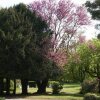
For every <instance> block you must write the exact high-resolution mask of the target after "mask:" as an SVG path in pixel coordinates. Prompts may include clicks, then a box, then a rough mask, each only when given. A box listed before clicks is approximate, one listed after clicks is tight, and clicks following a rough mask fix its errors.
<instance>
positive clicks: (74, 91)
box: [6, 84, 83, 100]
mask: <svg viewBox="0 0 100 100" xmlns="http://www.w3.org/2000/svg"><path fill="white" fill-rule="evenodd" d="M36 90H37V88H29V91H28V92H29V93H30V94H29V95H27V96H22V95H20V94H19V93H21V90H20V89H17V95H16V96H9V97H6V100H83V95H81V94H79V92H80V84H65V85H64V88H63V89H62V91H61V93H60V94H59V95H53V94H52V89H51V88H47V94H46V95H36V94H33V93H34V92H36Z"/></svg>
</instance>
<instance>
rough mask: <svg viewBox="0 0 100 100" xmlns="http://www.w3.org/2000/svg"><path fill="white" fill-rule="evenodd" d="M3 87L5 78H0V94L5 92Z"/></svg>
mask: <svg viewBox="0 0 100 100" xmlns="http://www.w3.org/2000/svg"><path fill="white" fill-rule="evenodd" d="M3 88H4V84H3V78H0V95H2V94H3Z"/></svg>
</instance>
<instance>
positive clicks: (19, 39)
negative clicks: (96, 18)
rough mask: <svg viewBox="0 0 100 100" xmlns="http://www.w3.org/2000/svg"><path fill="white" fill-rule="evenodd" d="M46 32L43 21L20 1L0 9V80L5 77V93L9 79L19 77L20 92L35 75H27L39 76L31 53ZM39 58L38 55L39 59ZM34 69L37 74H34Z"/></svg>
mask: <svg viewBox="0 0 100 100" xmlns="http://www.w3.org/2000/svg"><path fill="white" fill-rule="evenodd" d="M49 33H50V32H48V27H47V24H46V23H45V21H43V20H42V19H41V17H37V16H36V14H35V12H31V11H30V10H29V9H28V8H27V7H26V5H24V4H19V5H17V6H14V7H10V8H8V9H1V10H0V66H1V67H0V69H1V70H0V77H1V80H2V79H3V78H7V80H8V81H7V82H8V83H7V84H8V87H7V93H8V94H9V82H10V81H9V80H10V79H16V78H19V79H21V80H22V81H21V82H22V93H23V94H26V93H27V81H28V79H34V80H35V79H38V78H39V77H36V78H34V76H31V75H35V74H38V76H41V74H40V72H41V71H40V70H41V68H39V69H40V70H39V69H38V66H34V65H35V64H36V62H35V60H36V59H38V57H37V56H35V54H37V55H38V54H40V53H39V50H40V48H41V46H43V44H42V45H40V44H41V43H42V41H43V40H44V38H45V37H49ZM41 54H42V52H41ZM42 57H43V56H41V55H40V57H39V59H40V58H42ZM37 61H39V60H37ZM40 61H41V60H40ZM40 61H39V62H38V63H39V64H40V63H41V62H40ZM33 63H35V64H33ZM31 69H32V70H31ZM36 69H38V73H34V70H36ZM43 69H44V70H46V68H44V67H43ZM39 71H40V72H39ZM31 73H32V74H31ZM0 88H2V86H1V87H0ZM1 92H2V91H1Z"/></svg>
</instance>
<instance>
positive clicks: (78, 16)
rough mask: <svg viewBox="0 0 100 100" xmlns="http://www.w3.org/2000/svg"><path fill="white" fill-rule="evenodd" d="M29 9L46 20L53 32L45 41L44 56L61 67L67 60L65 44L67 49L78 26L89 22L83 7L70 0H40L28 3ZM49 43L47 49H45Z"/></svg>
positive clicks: (74, 36)
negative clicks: (48, 39) (47, 40)
mask: <svg viewBox="0 0 100 100" xmlns="http://www.w3.org/2000/svg"><path fill="white" fill-rule="evenodd" d="M28 8H29V9H30V10H31V11H33V12H34V11H35V12H36V14H37V16H40V17H42V19H43V20H45V21H46V23H47V24H48V26H49V28H50V29H51V31H52V32H53V34H52V37H51V39H50V41H49V44H48V43H47V42H46V45H47V46H46V47H44V49H43V51H46V53H45V56H46V57H47V58H49V59H50V60H51V61H53V62H55V63H56V65H57V66H59V67H60V68H63V66H64V65H65V64H66V61H67V54H66V51H65V50H64V49H62V48H64V47H63V46H64V45H65V46H66V50H68V48H69V46H70V45H71V41H72V40H74V39H75V38H76V35H77V31H78V28H80V27H81V26H83V25H87V24H89V17H88V16H87V11H86V9H85V7H82V6H76V5H75V4H74V3H72V2H71V1H70V0H59V1H58V2H57V1H55V0H41V1H34V2H32V3H30V4H29V5H28ZM48 45H49V50H48V49H46V48H47V47H48Z"/></svg>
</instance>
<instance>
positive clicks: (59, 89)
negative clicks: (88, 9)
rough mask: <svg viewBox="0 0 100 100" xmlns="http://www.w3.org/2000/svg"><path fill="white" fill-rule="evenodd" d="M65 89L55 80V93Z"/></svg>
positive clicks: (53, 86)
mask: <svg viewBox="0 0 100 100" xmlns="http://www.w3.org/2000/svg"><path fill="white" fill-rule="evenodd" d="M62 89H63V86H62V84H61V83H59V82H53V83H52V92H53V94H59V93H60V91H61V90H62Z"/></svg>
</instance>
